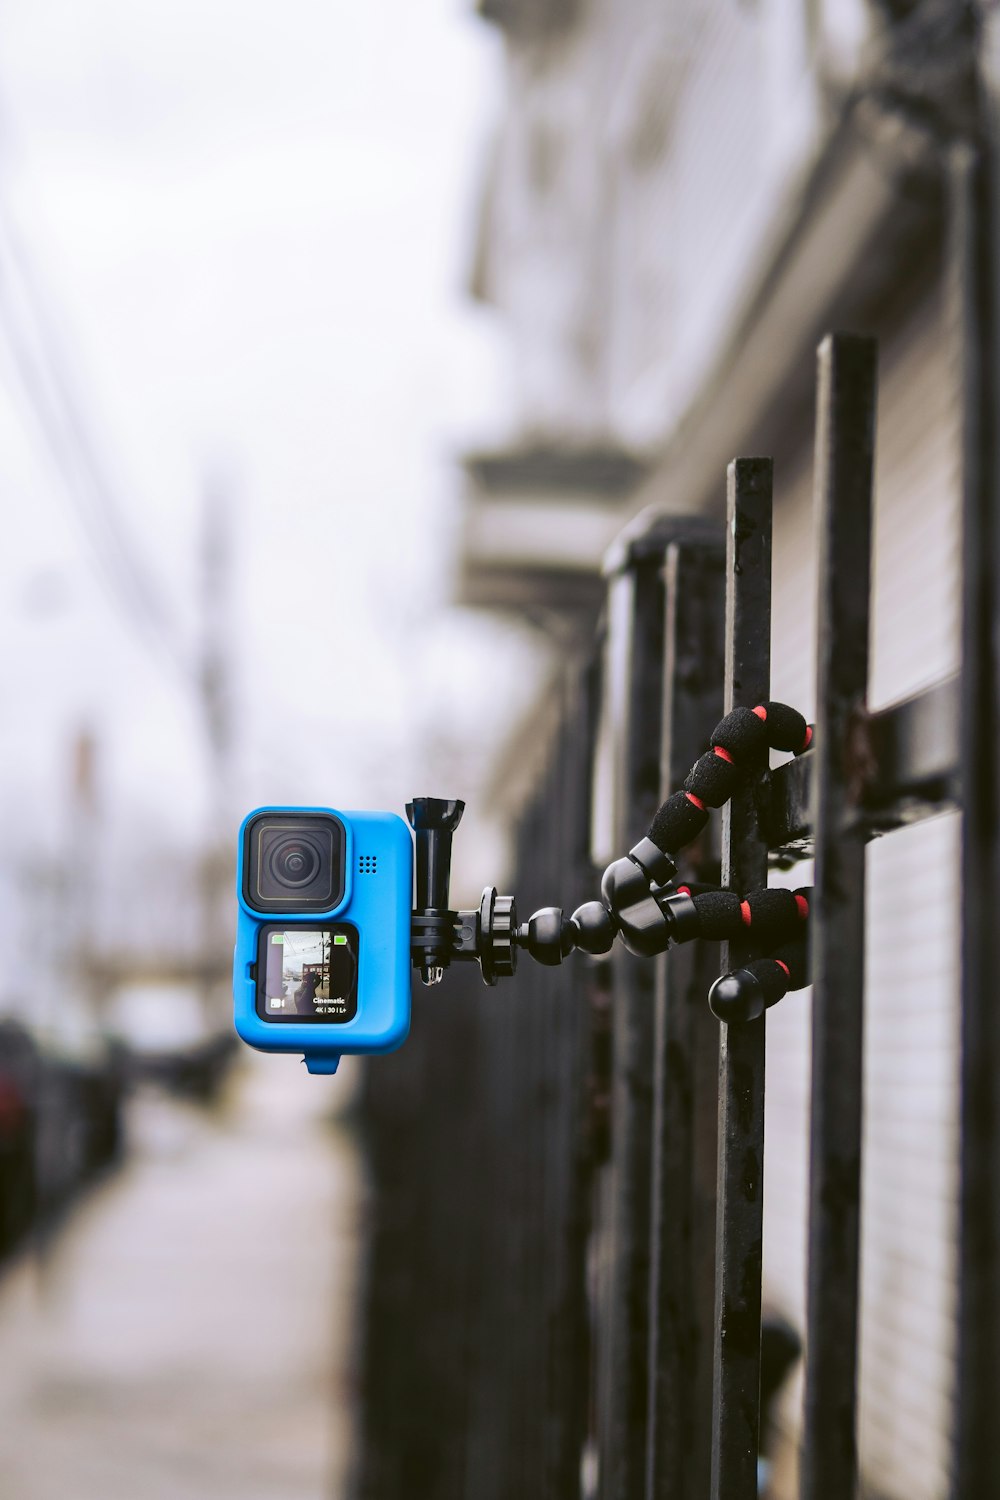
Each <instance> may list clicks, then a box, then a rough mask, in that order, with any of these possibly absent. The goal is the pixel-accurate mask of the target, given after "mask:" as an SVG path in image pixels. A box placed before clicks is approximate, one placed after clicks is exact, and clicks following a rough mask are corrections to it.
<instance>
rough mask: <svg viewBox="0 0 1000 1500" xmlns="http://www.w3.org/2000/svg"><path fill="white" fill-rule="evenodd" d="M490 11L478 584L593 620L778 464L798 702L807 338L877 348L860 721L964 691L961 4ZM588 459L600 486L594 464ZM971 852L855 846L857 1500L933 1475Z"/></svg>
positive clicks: (784, 1483) (794, 1009)
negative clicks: (672, 516)
mask: <svg viewBox="0 0 1000 1500" xmlns="http://www.w3.org/2000/svg"><path fill="white" fill-rule="evenodd" d="M481 8H482V10H483V12H484V14H486V15H487V16H488V18H489V19H491V20H492V21H494V22H496V23H497V24H498V25H499V26H501V27H502V28H503V31H504V34H505V38H506V45H507V59H508V62H507V74H508V85H507V102H506V108H505V111H504V114H503V118H502V120H501V122H500V128H499V132H498V136H497V140H496V149H495V154H494V156H493V159H492V162H491V165H490V170H489V175H488V181H487V183H486V185H485V191H484V194H483V207H482V216H481V226H480V227H481V233H480V238H479V243H478V246H477V255H476V264H475V271H474V290H475V293H476V295H477V296H479V297H480V298H482V299H484V300H486V301H487V302H490V303H492V304H494V305H495V306H496V308H497V309H498V311H499V313H500V314H501V316H502V318H503V320H504V323H505V325H506V326H507V328H508V329H509V331H510V340H511V351H512V358H513V362H514V368H515V374H516V384H517V389H518V391H519V393H520V400H521V409H520V418H519V420H520V432H519V435H518V437H517V439H516V440H515V442H514V443H513V444H512V448H511V451H510V452H509V453H508V454H506V455H504V454H493V455H491V456H490V462H489V464H487V465H485V466H484V464H483V462H482V460H481V459H477V460H470V463H469V473H470V484H469V493H468V500H467V526H466V549H465V556H464V564H463V569H464V570H463V583H462V588H463V593H464V597H465V598H466V599H467V600H468V601H469V602H478V603H482V604H484V605H486V606H489V607H494V608H495V607H506V608H511V609H520V610H523V609H526V608H527V609H530V610H534V611H536V612H541V611H544V610H546V609H550V610H553V611H563V612H565V613H566V615H567V618H569V619H570V620H572V621H573V622H574V633H577V632H579V630H580V628H581V627H580V619H581V616H580V610H581V609H583V610H584V616H583V619H584V622H586V621H587V620H588V619H589V620H592V618H593V616H592V614H591V615H589V616H588V615H587V613H586V611H587V608H588V607H590V605H591V601H592V598H593V585H594V582H595V579H596V576H597V570H598V567H599V561H600V556H601V553H602V551H603V548H604V545H605V542H606V539H607V537H608V535H609V534H610V533H613V532H614V531H616V530H617V529H618V528H619V527H620V526H621V525H623V524H625V523H626V522H627V521H628V520H629V519H630V518H631V517H632V516H634V515H635V514H637V513H638V511H639V510H640V509H642V508H643V507H645V506H647V505H657V506H659V507H661V508H664V509H666V510H668V511H671V512H677V513H682V514H693V513H703V514H708V515H713V516H716V517H721V515H722V513H723V505H724V476H725V466H726V463H727V461H728V460H729V458H731V457H732V456H734V455H736V454H740V453H773V455H774V457H775V462H776V499H775V542H774V606H773V607H774V617H773V618H774V625H773V642H772V662H773V666H772V673H773V675H772V692H773V696H774V697H775V698H777V699H780V700H783V701H786V702H789V703H792V704H795V705H796V706H798V707H799V708H800V709H801V710H802V711H803V712H804V713H806V715H807V716H808V715H810V714H811V712H812V709H813V703H814V692H815V684H814V662H815V640H814V637H813V633H812V632H813V629H814V618H815V596H814V590H815V577H816V563H815V545H814V534H813V525H812V503H811V484H812V438H813V394H814V351H815V347H816V344H817V343H818V341H819V338H820V337H821V336H822V334H823V333H824V332H825V331H827V330H829V329H832V328H844V329H850V330H856V331H861V332H867V333H874V334H877V336H878V338H879V341H880V351H881V352H880V397H879V413H878V464H877V492H876V539H875V558H874V576H875V591H874V621H873V640H872V676H871V693H870V704H871V706H872V707H874V708H877V707H880V706H883V705H885V704H888V703H890V702H894V701H896V700H898V699H901V698H903V697H905V696H907V695H908V694H910V693H912V692H914V691H916V690H918V689H920V688H922V687H924V686H926V685H928V684H929V683H932V682H934V681H936V680H938V679H940V678H942V677H945V676H947V675H948V674H950V673H952V672H954V671H955V670H957V668H958V667H959V665H960V634H959V616H960V601H961V578H960V531H959V497H960V485H961V464H962V452H961V446H960V426H961V419H962V385H961V372H960V368H959V337H960V332H961V329H960V324H959V318H960V311H959V298H957V297H956V295H955V293H956V291H958V290H961V277H960V273H959V274H958V275H957V276H956V268H955V262H954V257H953V255H952V252H951V248H950V247H951V243H952V242H951V238H950V236H951V234H952V227H953V226H952V215H951V213H950V211H949V179H950V175H951V173H952V165H953V162H954V159H955V151H956V149H960V147H961V142H962V140H963V138H964V137H965V135H966V134H967V132H968V131H969V130H970V128H971V126H970V120H971V110H972V105H973V94H974V86H973V71H974V65H975V54H974V47H973V43H972V41H971V39H970V38H971V22H970V19H969V16H968V15H967V13H966V12H965V11H964V10H963V9H962V7H960V6H959V5H957V4H950V3H944V0H942V3H938V4H933V5H928V4H925V5H923V6H918V7H914V8H910V7H906V6H899V7H889V6H886V7H884V8H882V7H872V8H871V9H869V8H868V7H867V6H865V5H864V4H863V3H862V0H813V3H811V4H809V3H802V0H758V3H739V0H678V3H677V4H675V5H673V6H665V5H663V4H654V3H652V0H614V3H613V0H575V3H574V0H546V3H542V0H535V3H528V0H489V3H484V4H483V5H482V7H481ZM890 12H891V13H892V15H893V16H895V18H896V19H895V20H890V19H889V16H890ZM880 17H881V19H880ZM595 450H597V451H599V452H600V454H601V463H602V465H603V467H602V470H601V472H602V475H603V477H604V481H605V482H603V483H598V482H596V481H594V480H593V479H592V477H588V475H589V474H590V471H589V470H588V467H587V465H586V463H581V462H580V456H581V454H582V455H587V454H589V453H593V452H594V451H595ZM525 454H528V455H529V459H528V463H527V468H528V469H530V473H528V475H527V478H526V477H525V474H526V465H525V460H524V455H525ZM484 475H485V476H486V477H485V479H484ZM512 475H515V476H519V481H520V489H518V486H517V485H516V484H515V485H511V483H510V479H511V476H512ZM491 480H492V481H493V482H492V483H491V482H490V481H491ZM515 491H516V493H515ZM560 518H562V524H560ZM588 590H589V591H590V592H588ZM582 628H583V630H584V632H585V631H586V628H587V626H586V623H584V625H583V627H582ZM958 849H959V843H958V819H957V817H952V816H944V817H940V818H937V819H933V820H931V821H929V822H927V823H924V824H921V825H920V826H918V827H915V828H913V829H910V830H906V831H904V832H902V833H899V834H897V835H895V836H894V837H893V838H892V839H891V840H887V841H885V842H883V843H879V842H876V843H874V844H873V845H871V846H870V849H869V923H868V930H869V934H870V939H869V941H870V947H869V952H868V960H867V961H868V987H867V990H868V1002H867V1003H868V1014H867V1023H866V1024H867V1038H866V1052H867V1055H866V1090H867V1100H866V1138H865V1142H866V1143H865V1164H864V1195H863V1207H862V1311H861V1369H860V1400H859V1412H860V1448H861V1469H862V1476H863V1483H864V1487H865V1488H864V1493H865V1494H871V1495H873V1496H875V1495H877V1496H879V1497H885V1500H940V1497H942V1496H943V1495H944V1494H945V1493H946V1492H947V1488H948V1471H949V1444H950V1430H951V1418H952V1404H951V1403H952V1382H953V1370H954V1353H955V1333H954V1328H955V1296H956V1222H957V1221H956V1197H957V1189H958V1142H959V1136H958V1022H959V1012H958V981H957V972H958V967H957V941H958V939H957V922H956V919H957V912H958V901H959V890H960V885H959V879H958V866H957V861H958ZM788 878H789V879H790V880H791V882H792V884H795V885H799V884H803V883H805V882H806V881H807V879H808V871H807V870H806V871H803V870H802V868H801V867H800V868H799V869H798V870H796V871H794V872H792V874H791V875H790V876H789V877H788ZM949 892H951V893H952V894H951V895H949V894H948V893H949ZM808 1015H809V1008H808V997H804V996H798V997H789V999H788V1000H786V1001H785V1002H784V1003H783V1004H782V1005H780V1006H779V1007H778V1008H777V1009H776V1010H775V1011H773V1012H772V1015H771V1018H770V1019H769V1021H768V1064H767V1069H768V1085H767V1151H766V1172H765V1246H764V1260H765V1267H764V1275H765V1301H766V1302H767V1303H768V1304H769V1305H770V1306H772V1307H774V1308H776V1309H777V1310H780V1311H781V1312H782V1313H783V1314H784V1315H785V1316H786V1317H787V1318H788V1319H789V1320H790V1321H791V1322H792V1323H793V1324H794V1325H795V1326H796V1327H797V1328H799V1329H800V1330H801V1329H802V1328H803V1327H804V1295H805V1222H806V1168H807V1160H806V1158H807V1134H808V1132H807V1122H808V1087H809V1085H808V1078H809V1046H808ZM800 1398H801V1390H800V1387H799V1386H798V1385H793V1386H792V1387H790V1388H789V1389H788V1390H787V1391H786V1393H785V1398H784V1402H783V1407H782V1427H783V1435H784V1438H785V1441H784V1443H783V1447H782V1451H781V1452H780V1453H779V1454H778V1455H777V1464H776V1472H775V1480H774V1484H775V1493H776V1494H777V1495H779V1496H780V1497H782V1500H784V1497H785V1496H791V1495H793V1494H794V1493H795V1480H794V1464H795V1451H796V1445H797V1430H798V1423H799V1402H800Z"/></svg>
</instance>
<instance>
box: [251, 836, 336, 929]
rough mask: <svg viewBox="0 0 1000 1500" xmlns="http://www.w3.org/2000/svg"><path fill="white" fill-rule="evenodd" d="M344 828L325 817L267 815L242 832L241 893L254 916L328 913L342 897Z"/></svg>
mask: <svg viewBox="0 0 1000 1500" xmlns="http://www.w3.org/2000/svg"><path fill="white" fill-rule="evenodd" d="M344 847H345V834H344V827H343V824H342V823H341V822H340V820H339V819H338V818H335V817H333V816H332V815H331V814H328V813H285V814H278V813H268V814H262V815H261V816H260V817H258V818H256V819H255V820H254V821H253V822H252V823H251V824H250V826H249V828H248V830H247V844H246V858H245V865H244V871H245V879H244V890H245V893H246V899H247V900H248V901H249V903H250V905H251V906H253V907H255V908H256V910H258V911H273V912H288V913H293V912H316V911H330V910H332V908H333V907H335V906H336V905H337V903H338V902H339V901H340V900H341V898H342V896H343V892H344V880H345V871H344Z"/></svg>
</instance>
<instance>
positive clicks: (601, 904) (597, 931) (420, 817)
mask: <svg viewBox="0 0 1000 1500" xmlns="http://www.w3.org/2000/svg"><path fill="white" fill-rule="evenodd" d="M812 738H813V730H812V727H811V726H810V725H808V724H807V723H806V721H805V719H804V718H803V717H802V715H801V714H800V713H798V712H797V710H795V709H794V708H789V707H788V706H787V705H786V704H784V703H760V704H758V705H757V706H756V707H755V708H736V709H733V711H732V712H731V713H729V714H727V715H726V717H725V718H724V719H723V720H722V722H721V723H720V724H718V725H716V728H715V730H714V731H713V734H712V737H711V740H710V742H709V749H708V750H707V751H706V752H705V754H704V755H702V756H701V757H700V759H699V760H697V761H696V762H695V764H694V765H693V766H692V768H691V770H690V772H689V773H688V776H687V779H686V780H685V782H684V786H683V789H681V790H680V791H676V792H674V793H672V795H671V796H669V797H668V798H667V800H666V802H664V803H663V805H662V806H661V807H660V809H659V811H658V812H657V814H656V816H655V817H654V819H653V821H652V823H651V824H650V826H649V829H648V831H647V833H646V835H645V837H644V838H642V839H640V840H639V842H638V843H637V844H636V845H635V847H634V848H633V849H630V850H629V852H628V854H627V855H624V856H622V858H620V859H616V860H615V861H614V862H613V863H612V864H610V865H609V866H608V868H607V869H606V870H605V872H604V876H603V879H602V881H601V899H600V900H599V901H587V902H585V903H584V905H583V906H579V907H577V909H576V911H574V912H573V914H572V915H571V916H569V917H566V916H564V915H563V912H562V909H561V908H560V907H558V906H544V907H542V908H541V909H540V910H539V911H536V912H534V913H533V914H532V916H531V917H529V918H528V920H527V922H524V923H522V924H520V925H519V924H518V920H517V907H516V903H515V900H514V897H513V896H500V895H498V894H497V890H496V887H495V886H488V887H487V888H486V890H485V891H484V892H483V899H482V901H481V903H480V905H479V909H478V911H458V912H455V911H451V910H450V909H449V905H448V889H449V883H450V877H451V846H452V836H453V834H454V832H455V829H456V828H457V827H458V825H459V822H460V821H461V817H462V813H463V812H464V810H465V804H464V803H463V802H449V801H445V800H443V799H441V798H438V797H415V798H414V800H413V801H412V802H410V803H408V804H407V808H406V812H407V816H408V818H409V820H410V824H411V827H412V828H413V830H414V833H415V835H416V908H415V910H414V913H413V927H412V943H411V949H412V957H413V964H414V967H415V968H418V969H419V970H420V974H421V978H422V979H423V981H424V983H425V984H437V983H438V982H439V980H440V979H441V978H442V976H443V974H444V970H445V969H446V968H447V967H448V966H449V964H451V963H453V962H456V961H457V962H462V961H475V962H478V963H479V965H480V967H481V969H482V974H483V979H484V980H485V982H486V983H487V984H489V985H494V984H496V983H497V981H498V980H500V979H503V978H509V977H510V976H511V975H512V974H513V973H514V972H515V970H516V968H517V957H518V950H519V949H522V948H523V949H526V950H527V952H528V953H529V954H530V955H531V957H532V958H533V959H535V960H536V962H538V963H541V964H550V965H554V964H560V963H562V961H563V959H564V958H566V957H567V955H568V954H570V953H571V952H573V950H574V949H579V950H580V951H581V952H583V953H587V954H590V955H592V956H594V957H598V956H601V955H604V954H607V953H609V952H610V951H611V948H612V947H613V945H614V941H615V939H616V938H620V939H621V941H622V943H623V944H624V946H625V947H626V948H627V949H628V951H629V952H630V953H634V954H636V955H637V956H639V957H641V958H652V957H654V956H655V955H656V954H658V953H664V952H665V951H666V950H667V948H669V946H670V944H671V943H686V942H690V941H691V940H692V939H694V938H706V939H709V940H714V941H724V940H726V939H732V938H737V939H740V940H743V941H746V940H747V939H748V938H749V939H750V940H751V941H752V943H753V945H754V948H755V949H756V950H759V956H758V957H756V958H755V959H753V960H752V961H751V962H750V963H748V964H747V965H746V967H744V968H741V969H736V970H734V971H733V972H732V973H731V974H724V975H723V976H722V977H721V978H720V979H717V980H716V982H715V984H714V985H713V986H712V990H711V993H710V994H709V1004H710V1005H711V1007H712V1010H713V1012H714V1013H715V1015H716V1016H718V1018H719V1020H720V1021H725V1022H727V1023H728V1024H733V1023H736V1022H743V1021H753V1020H755V1019H756V1018H757V1017H758V1016H761V1015H763V1013H764V1011H765V1010H766V1009H767V1007H768V1006H771V1005H774V1004H775V1003H776V1002H777V1001H778V1000H780V999H782V997H783V996H784V995H786V994H787V993H788V991H789V990H797V989H801V988H803V986H805V985H807V984H808V983H809V960H808V921H809V905H810V901H811V898H812V890H811V888H808V887H803V888H802V889H800V890H797V891H789V890H785V889H782V888H774V889H772V888H770V887H765V889H763V890H759V891H751V892H749V894H746V895H740V894H739V893H737V892H736V891H726V890H720V889H719V888H718V887H715V886H707V885H695V884H690V883H678V871H677V864H676V856H677V854H678V853H679V852H680V850H681V849H683V848H684V847H685V845H687V844H690V843H691V842H692V841H693V840H694V839H695V838H697V836H698V834H699V833H700V832H701V831H702V829H703V828H704V827H705V825H706V823H707V822H708V817H709V808H713V807H721V806H722V805H723V803H724V802H727V801H728V800H729V798H730V797H731V796H732V795H733V792H734V791H735V790H736V788H737V786H738V785H739V782H740V778H741V777H742V776H745V775H747V774H752V773H753V772H755V771H759V770H760V769H762V768H763V767H764V766H766V764H767V755H768V751H769V750H779V751H787V752H790V753H791V754H793V755H801V754H802V752H803V751H804V750H807V749H808V748H809V745H810V744H811V743H812Z"/></svg>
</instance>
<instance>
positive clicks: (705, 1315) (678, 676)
mask: <svg viewBox="0 0 1000 1500" xmlns="http://www.w3.org/2000/svg"><path fill="white" fill-rule="evenodd" d="M664 610H665V630H664V660H663V725H662V736H661V795H662V796H663V797H666V796H667V795H668V794H669V793H670V792H671V791H673V790H674V789H675V788H676V787H678V786H680V785H681V784H682V782H683V780H684V777H685V776H686V775H687V772H688V770H689V769H690V767H691V766H692V765H693V763H694V762H695V760H697V758H698V756H699V755H700V754H701V753H702V751H703V750H704V747H705V744H706V741H707V739H708V736H709V734H710V733H711V730H712V727H713V726H714V725H715V724H716V723H717V722H718V720H719V719H720V718H721V717H722V681H723V667H724V660H725V648H724V642H723V624H724V615H725V545H724V543H723V541H722V537H721V535H719V534H717V533H716V532H715V530H714V529H713V530H712V531H711V532H709V534H707V535H706V534H705V532H704V529H703V528H702V529H700V530H699V529H696V528H694V527H693V526H688V528H687V529H686V530H684V531H682V530H680V529H678V532H677V534H676V535H675V536H674V537H673V538H672V539H671V540H670V541H669V542H668V544H667V550H666V557H665V561H664ZM684 869H685V873H689V874H690V875H692V876H693V877H694V878H695V879H697V880H703V881H713V880H717V879H718V857H717V854H716V851H715V848H714V846H713V842H712V839H711V836H710V835H709V836H706V837H704V838H703V839H701V840H700V841H699V843H698V845H697V846H695V847H694V848H692V849H689V850H687V851H685V861H684ZM716 960H717V953H716V949H715V947H714V945H712V944H709V943H691V944H688V945H686V946H685V947H682V948H679V949H677V951H676V952H675V953H673V954H671V956H670V961H669V963H661V964H660V965H659V966H658V973H657V984H656V996H655V1038H654V1047H653V1099H654V1120H653V1214H652V1249H651V1291H650V1304H651V1305H650V1343H649V1370H650V1376H649V1417H648V1431H647V1472H646V1491H645V1493H646V1495H647V1496H648V1497H649V1500H703V1497H704V1496H705V1495H706V1494H707V1492H708V1480H709V1462H710V1452H711V1433H710V1414H711V1409H712V1364H711V1349H712V1327H713V1323H714V1302H715V1274H714V1267H715V1174H716V1092H717V1078H718V1053H719V1028H718V1025H717V1023H716V1021H715V1018H714V1017H713V1016H712V1014H711V1013H710V1011H709V1009H708V1007H707V1005H706V1004H705V996H706V994H707V993H708V990H709V987H710V985H711V983H712V979H713V977H714V974H713V965H714V964H715V963H716Z"/></svg>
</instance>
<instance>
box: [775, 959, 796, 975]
mask: <svg viewBox="0 0 1000 1500" xmlns="http://www.w3.org/2000/svg"><path fill="white" fill-rule="evenodd" d="M774 961H775V963H776V964H777V965H778V968H779V969H784V971H785V978H786V979H791V977H792V971H791V969H790V968H789V967H788V965H787V964H783V963H782V962H781V959H780V958H776V959H775V960H774Z"/></svg>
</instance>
